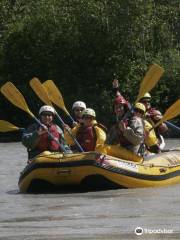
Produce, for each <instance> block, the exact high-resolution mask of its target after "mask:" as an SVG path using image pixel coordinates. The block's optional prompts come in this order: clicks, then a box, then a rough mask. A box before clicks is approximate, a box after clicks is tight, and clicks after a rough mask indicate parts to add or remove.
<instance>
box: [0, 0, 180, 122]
mask: <svg viewBox="0 0 180 240" xmlns="http://www.w3.org/2000/svg"><path fill="white" fill-rule="evenodd" d="M0 11H1V16H0V84H1V85H2V84H3V83H4V82H6V81H7V80H10V81H13V82H14V83H15V85H16V86H17V87H19V88H20V89H21V91H22V92H23V93H24V95H25V96H26V99H27V101H28V103H29V104H30V106H31V107H32V109H33V111H34V112H37V111H38V108H39V106H40V104H41V103H40V102H39V100H37V98H36V96H35V94H34V93H33V92H32V91H30V90H29V89H30V88H29V86H28V82H29V80H30V79H31V78H32V77H34V76H37V77H39V78H40V79H41V80H42V81H44V80H47V79H53V80H54V81H55V83H56V84H57V85H58V87H59V88H60V89H61V91H62V93H63V96H64V100H65V103H66V105H67V108H68V109H71V105H72V103H73V101H75V100H84V101H85V102H87V105H88V106H89V107H94V108H95V110H96V111H97V112H98V118H99V119H100V120H101V121H102V122H104V123H105V124H107V125H109V124H110V123H111V121H112V109H111V102H112V94H111V82H112V80H113V78H118V79H119V81H120V86H121V90H122V93H123V94H124V95H125V96H126V97H127V98H128V99H129V100H130V101H134V100H135V99H136V96H137V93H138V89H139V84H140V82H141V80H142V78H143V76H144V74H145V72H146V71H147V68H148V67H149V65H150V64H151V63H153V62H156V63H158V64H160V65H161V66H163V67H164V68H165V74H164V76H163V78H162V79H161V81H160V83H159V84H158V86H157V87H156V88H155V89H154V90H153V91H152V94H153V103H154V105H155V106H157V107H159V108H161V110H162V111H163V112H164V111H165V109H166V108H167V107H169V106H170V105H171V104H172V103H173V102H174V101H175V100H176V99H177V98H178V97H179V92H180V84H179V75H180V55H179V39H180V35H179V34H180V32H179V28H180V26H179V24H180V23H179V14H180V11H179V1H178V0H174V1H155V0H146V1H143V0H136V1H133V0H126V1H125V0H112V1H108V0H102V1H95V0H89V1H87V0H46V1H44V0H39V1H35V0H30V1H25V0H14V1H13V0H2V1H1V3H0ZM1 99H2V100H1ZM1 99H0V108H1V110H0V113H1V112H3V116H5V117H7V118H9V115H10V113H9V111H10V110H7V109H6V106H7V104H8V103H7V102H6V100H5V99H4V98H2V97H1ZM8 107H9V108H10V109H13V108H14V107H13V106H11V105H10V106H9V105H8ZM2 109H3V110H2ZM21 114H22V113H19V112H18V113H17V115H16V114H14V115H13V117H12V120H13V121H14V122H17V121H18V120H17V119H22V118H23V117H22V115H21ZM1 115H2V114H1ZM24 115H25V114H23V116H24ZM24 118H25V117H24ZM27 121H28V120H26V121H25V122H23V121H22V125H23V124H24V123H27ZM19 126H20V124H19Z"/></svg>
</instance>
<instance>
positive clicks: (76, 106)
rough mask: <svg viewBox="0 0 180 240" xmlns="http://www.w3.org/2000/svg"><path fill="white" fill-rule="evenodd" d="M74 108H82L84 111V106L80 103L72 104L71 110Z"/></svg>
mask: <svg viewBox="0 0 180 240" xmlns="http://www.w3.org/2000/svg"><path fill="white" fill-rule="evenodd" d="M74 108H83V109H86V104H85V103H84V102H82V101H76V102H74V103H73V106H72V110H73V109H74Z"/></svg>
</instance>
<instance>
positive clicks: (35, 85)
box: [29, 78, 53, 106]
mask: <svg viewBox="0 0 180 240" xmlns="http://www.w3.org/2000/svg"><path fill="white" fill-rule="evenodd" d="M29 84H30V86H31V88H32V89H33V90H34V92H35V93H36V95H37V96H38V97H39V98H40V99H41V101H42V102H44V103H45V104H46V105H49V106H53V105H52V103H51V101H50V99H49V96H48V93H47V91H46V89H45V87H44V86H43V85H42V83H41V82H40V80H39V79H38V78H33V79H31V80H30V82H29Z"/></svg>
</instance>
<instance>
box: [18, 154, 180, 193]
mask: <svg viewBox="0 0 180 240" xmlns="http://www.w3.org/2000/svg"><path fill="white" fill-rule="evenodd" d="M175 183H180V150H179V149H177V150H173V151H169V152H164V153H161V154H157V155H153V156H150V157H148V158H147V159H145V160H143V161H142V162H139V163H138V162H132V161H127V160H123V159H119V158H115V157H112V156H108V155H103V154H100V153H97V152H87V153H77V154H66V155H63V154H60V153H50V152H43V153H41V154H40V155H38V156H37V157H36V158H34V159H32V161H31V163H30V164H28V165H27V166H26V167H25V169H24V170H23V171H22V172H21V174H20V178H19V189H20V192H22V193H27V192H37V193H38V192H48V191H54V190H55V191H56V190H63V189H68V188H69V187H71V189H78V190H80V189H81V188H82V189H85V190H89V189H93V190H99V189H107V188H139V187H155V186H165V185H171V184H175Z"/></svg>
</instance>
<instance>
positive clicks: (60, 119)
mask: <svg viewBox="0 0 180 240" xmlns="http://www.w3.org/2000/svg"><path fill="white" fill-rule="evenodd" d="M56 116H57V118H58V119H59V121H60V122H61V124H62V125H65V123H64V121H63V120H62V118H61V117H60V116H59V114H58V113H57V112H56ZM67 132H68V134H69V135H70V136H71V137H72V139H73V140H74V142H75V143H76V144H77V146H78V147H79V149H80V151H81V152H84V150H83V148H82V147H81V145H80V144H79V143H78V141H77V140H76V138H75V137H74V136H73V134H72V133H71V131H69V130H68V129H67Z"/></svg>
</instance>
